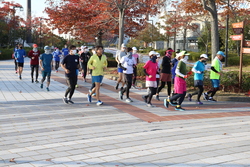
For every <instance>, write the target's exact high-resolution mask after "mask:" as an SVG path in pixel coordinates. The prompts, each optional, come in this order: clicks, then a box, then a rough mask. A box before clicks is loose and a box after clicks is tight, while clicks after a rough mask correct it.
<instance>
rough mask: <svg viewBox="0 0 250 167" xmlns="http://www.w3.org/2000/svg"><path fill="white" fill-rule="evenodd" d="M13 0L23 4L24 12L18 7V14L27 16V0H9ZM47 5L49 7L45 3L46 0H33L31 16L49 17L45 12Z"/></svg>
mask: <svg viewBox="0 0 250 167" xmlns="http://www.w3.org/2000/svg"><path fill="white" fill-rule="evenodd" d="M5 1H7V0H5ZM11 1H12V2H15V3H19V4H20V5H22V7H23V9H24V10H23V12H21V11H20V10H19V9H17V12H16V14H19V15H20V16H21V17H24V18H26V11H27V0H10V1H7V2H11ZM45 7H47V5H46V4H45V0H31V16H32V17H48V15H47V14H46V13H43V11H44V9H45Z"/></svg>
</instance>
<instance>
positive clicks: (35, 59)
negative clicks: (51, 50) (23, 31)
mask: <svg viewBox="0 0 250 167" xmlns="http://www.w3.org/2000/svg"><path fill="white" fill-rule="evenodd" d="M28 57H29V58H30V68H31V82H32V83H33V82H34V71H36V78H35V82H36V83H39V81H38V73H39V72H38V70H39V57H40V51H39V50H38V49H37V44H33V49H32V50H31V51H29V53H28Z"/></svg>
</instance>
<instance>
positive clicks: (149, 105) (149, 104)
mask: <svg viewBox="0 0 250 167" xmlns="http://www.w3.org/2000/svg"><path fill="white" fill-rule="evenodd" d="M147 106H148V107H155V106H154V105H152V104H151V103H148V104H147Z"/></svg>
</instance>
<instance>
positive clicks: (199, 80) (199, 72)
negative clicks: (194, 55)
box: [187, 54, 208, 105]
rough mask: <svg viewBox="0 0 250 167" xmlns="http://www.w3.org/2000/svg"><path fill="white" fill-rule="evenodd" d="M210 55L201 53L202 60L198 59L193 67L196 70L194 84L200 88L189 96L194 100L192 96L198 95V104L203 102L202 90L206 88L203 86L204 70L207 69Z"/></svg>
mask: <svg viewBox="0 0 250 167" xmlns="http://www.w3.org/2000/svg"><path fill="white" fill-rule="evenodd" d="M207 59H208V57H207V55H206V54H202V55H200V60H199V61H197V62H196V63H195V64H194V66H193V68H192V71H193V72H194V86H195V87H197V88H198V90H197V91H196V92H194V93H192V94H190V93H189V94H188V95H187V97H188V100H189V101H192V96H193V95H197V100H196V103H197V104H200V105H201V104H203V103H202V102H201V101H200V97H201V95H202V92H203V90H204V88H203V79H204V72H205V70H206V68H205V67H206V65H205V64H206V61H207Z"/></svg>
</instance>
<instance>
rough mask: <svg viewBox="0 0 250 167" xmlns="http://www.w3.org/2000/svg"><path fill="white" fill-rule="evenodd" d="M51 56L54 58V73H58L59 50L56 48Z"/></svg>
mask: <svg viewBox="0 0 250 167" xmlns="http://www.w3.org/2000/svg"><path fill="white" fill-rule="evenodd" d="M52 54H53V58H54V62H55V70H56V72H58V68H59V65H60V58H61V56H62V52H60V50H59V49H58V48H56V50H55V51H54V52H53V53H52Z"/></svg>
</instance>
